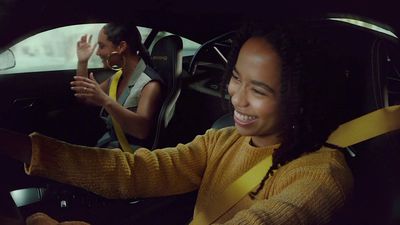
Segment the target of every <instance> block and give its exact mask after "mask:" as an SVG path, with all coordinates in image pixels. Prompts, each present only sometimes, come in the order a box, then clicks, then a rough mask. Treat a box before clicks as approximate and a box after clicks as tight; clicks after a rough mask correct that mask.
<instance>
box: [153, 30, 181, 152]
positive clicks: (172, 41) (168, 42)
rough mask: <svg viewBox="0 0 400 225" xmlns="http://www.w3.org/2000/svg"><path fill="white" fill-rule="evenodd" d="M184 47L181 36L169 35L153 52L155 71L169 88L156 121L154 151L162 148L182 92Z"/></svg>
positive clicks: (162, 39) (160, 41)
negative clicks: (181, 78) (181, 79)
mask: <svg viewBox="0 0 400 225" xmlns="http://www.w3.org/2000/svg"><path fill="white" fill-rule="evenodd" d="M182 47H183V44H182V39H181V38H180V37H179V36H177V35H169V36H165V37H163V38H161V39H160V40H158V41H157V43H156V44H155V45H154V47H153V49H152V51H151V58H152V60H153V65H154V69H155V70H156V71H157V72H158V73H159V74H160V76H161V77H162V78H163V80H164V82H165V84H166V87H167V88H166V92H165V98H164V100H163V103H162V106H161V109H160V112H159V115H158V119H157V121H156V126H155V134H154V141H153V145H152V149H155V148H158V147H161V145H162V142H163V138H165V131H166V130H167V127H168V124H169V122H170V121H171V118H172V117H173V115H174V112H175V105H176V102H177V100H178V97H179V94H180V92H181V84H180V78H179V77H180V75H181V73H182Z"/></svg>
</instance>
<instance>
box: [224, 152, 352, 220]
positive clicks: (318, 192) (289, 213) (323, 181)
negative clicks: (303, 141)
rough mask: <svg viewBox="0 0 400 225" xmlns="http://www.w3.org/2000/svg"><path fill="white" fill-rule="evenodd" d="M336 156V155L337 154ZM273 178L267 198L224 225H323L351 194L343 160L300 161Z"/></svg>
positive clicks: (350, 183)
mask: <svg viewBox="0 0 400 225" xmlns="http://www.w3.org/2000/svg"><path fill="white" fill-rule="evenodd" d="M339 154H340V153H339ZM302 158H303V159H300V160H296V162H292V163H291V165H288V166H286V167H285V168H282V170H280V171H278V172H277V173H276V174H275V175H274V176H276V177H275V180H274V181H273V184H272V186H271V189H270V190H271V192H274V193H273V194H271V196H270V197H268V198H264V199H259V200H256V201H255V203H254V204H252V206H251V207H250V208H248V209H244V210H242V211H240V212H238V213H237V214H236V215H235V216H234V217H233V218H232V219H231V220H229V221H227V222H225V223H224V224H225V225H233V224H235V225H238V224H240V225H256V224H257V225H261V224H264V225H265V224H273V225H277V224H285V225H290V224H293V225H294V224H296V225H298V224H326V223H327V222H329V221H330V220H331V219H332V216H333V215H334V213H335V212H336V211H337V209H338V208H340V207H341V206H343V204H344V202H345V200H346V199H347V197H348V195H349V194H350V192H351V189H352V186H353V177H352V174H351V172H350V170H349V169H348V167H347V165H346V163H345V162H344V159H342V158H341V157H338V158H337V157H336V156H335V157H333V158H332V159H330V161H327V162H324V163H320V164H318V163H315V161H316V160H315V157H314V158H313V157H302Z"/></svg>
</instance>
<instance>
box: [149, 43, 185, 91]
mask: <svg viewBox="0 0 400 225" xmlns="http://www.w3.org/2000/svg"><path fill="white" fill-rule="evenodd" d="M182 47H183V44H182V39H181V38H180V37H179V36H177V35H170V36H166V37H163V38H161V39H160V40H158V41H157V43H156V44H155V45H154V47H153V49H152V51H151V58H152V60H153V65H154V69H155V70H156V71H157V72H158V73H159V74H160V76H161V77H162V78H163V79H164V80H165V82H166V84H167V85H168V88H170V87H171V86H172V82H173V79H174V78H176V77H178V76H179V75H180V74H181V73H182Z"/></svg>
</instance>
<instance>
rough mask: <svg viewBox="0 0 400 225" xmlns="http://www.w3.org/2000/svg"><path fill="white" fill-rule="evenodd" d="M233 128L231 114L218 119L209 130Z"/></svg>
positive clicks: (233, 123) (233, 122)
mask: <svg viewBox="0 0 400 225" xmlns="http://www.w3.org/2000/svg"><path fill="white" fill-rule="evenodd" d="M230 126H235V121H234V120H233V115H232V113H231V112H229V113H227V114H225V115H223V116H221V117H220V118H218V119H217V120H216V121H215V122H214V123H213V125H212V127H211V128H214V129H221V128H224V127H230Z"/></svg>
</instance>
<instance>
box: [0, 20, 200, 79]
mask: <svg viewBox="0 0 400 225" xmlns="http://www.w3.org/2000/svg"><path fill="white" fill-rule="evenodd" d="M103 26H104V23H95V24H80V25H71V26H65V27H60V28H56V29H52V30H48V31H44V32H41V33H38V34H36V35H33V36H30V37H28V38H26V39H25V40H22V41H20V42H18V43H17V44H15V45H14V46H12V47H11V48H10V50H11V51H12V52H13V53H14V55H15V64H16V65H15V67H14V68H12V69H7V70H3V71H0V74H10V73H24V72H38V71H57V70H71V69H76V65H77V56H76V43H77V42H78V40H79V39H80V37H81V36H82V35H84V34H88V35H92V40H91V43H92V44H95V43H97V37H98V33H99V31H100V30H101V28H102V27H103ZM138 29H139V31H140V33H141V35H142V40H145V39H146V38H147V36H148V35H149V33H150V31H151V29H150V28H145V27H138ZM170 34H171V33H168V32H160V33H159V34H158V35H157V39H159V38H161V37H162V36H165V35H170ZM182 40H183V48H184V49H183V55H184V56H186V55H193V54H194V52H195V51H196V49H197V48H198V47H199V46H200V44H198V43H196V42H193V41H190V40H188V39H185V38H182ZM88 66H89V68H102V67H103V64H102V62H101V59H100V58H99V57H97V56H96V55H93V56H92V57H91V58H90V60H89V64H88Z"/></svg>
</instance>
